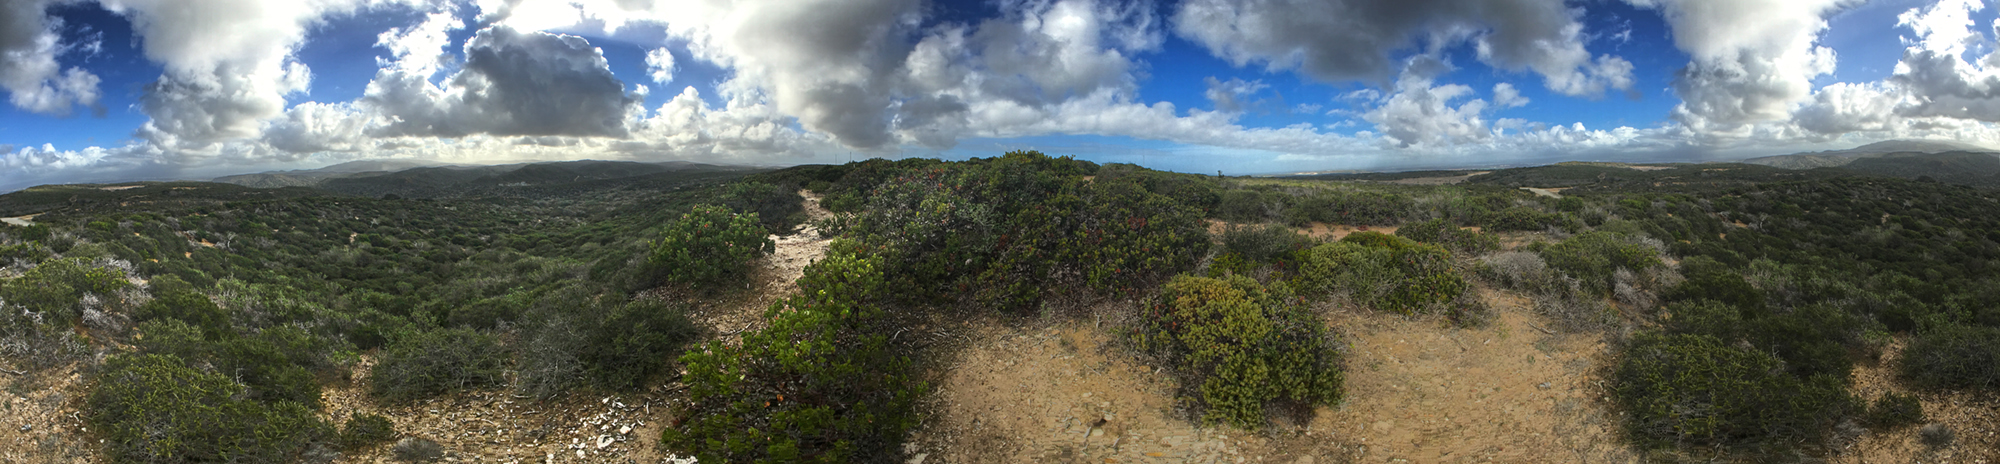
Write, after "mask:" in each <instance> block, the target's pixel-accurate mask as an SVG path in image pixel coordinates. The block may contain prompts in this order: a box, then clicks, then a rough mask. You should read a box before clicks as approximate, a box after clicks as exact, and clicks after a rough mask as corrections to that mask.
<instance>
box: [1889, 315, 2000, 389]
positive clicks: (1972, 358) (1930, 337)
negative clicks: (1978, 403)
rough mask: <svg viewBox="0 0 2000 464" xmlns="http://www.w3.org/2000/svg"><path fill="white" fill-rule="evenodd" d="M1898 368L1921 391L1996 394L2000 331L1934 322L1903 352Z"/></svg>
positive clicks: (1999, 360)
mask: <svg viewBox="0 0 2000 464" xmlns="http://www.w3.org/2000/svg"><path fill="white" fill-rule="evenodd" d="M1901 367H1902V375H1903V378H1905V379H1909V380H1910V381H1912V382H1913V383H1915V384H1916V385H1917V386H1920V387H1924V388H1938V389H1946V388H1952V389H1969V390H1986V391H2000V328H1992V327H1979V326H1971V325H1960V324H1952V323H1936V324H1934V325H1933V326H1932V327H1929V328H1928V329H1926V330H1921V331H1919V332H1917V336H1916V337H1915V339H1914V340H1912V341H1911V342H1910V346H1909V347H1906V348H1904V349H1903V361H1902V366H1901Z"/></svg>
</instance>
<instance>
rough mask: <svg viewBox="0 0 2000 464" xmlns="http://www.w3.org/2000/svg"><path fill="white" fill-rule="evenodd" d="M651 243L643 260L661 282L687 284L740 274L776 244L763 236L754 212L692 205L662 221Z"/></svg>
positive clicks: (713, 280)
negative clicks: (662, 226) (669, 220)
mask: <svg viewBox="0 0 2000 464" xmlns="http://www.w3.org/2000/svg"><path fill="white" fill-rule="evenodd" d="M651 244H652V248H653V251H652V254H651V255H650V258H649V260H650V262H651V263H652V264H653V265H654V266H657V267H658V268H659V269H660V270H661V272H662V273H664V274H665V275H666V278H667V280H669V281H673V282H681V283H690V284H710V283H716V282H721V281H722V280H724V279H725V278H729V277H734V276H740V275H743V274H745V273H746V272H748V271H749V269H750V265H751V263H752V261H753V260H755V259H757V257H759V256H763V255H765V254H768V253H770V252H771V251H772V250H775V249H776V247H777V243H776V242H773V241H771V240H770V239H769V238H767V237H766V236H765V232H764V228H763V226H762V225H760V224H759V223H758V222H757V213H750V214H736V213H734V212H731V211H730V210H729V208H726V207H721V206H713V205H696V206H695V207H694V209H693V210H692V211H689V212H688V213H687V214H684V215H681V218H680V220H678V221H674V222H672V223H670V224H667V227H666V231H665V232H664V233H662V234H661V238H660V240H659V241H657V242H651Z"/></svg>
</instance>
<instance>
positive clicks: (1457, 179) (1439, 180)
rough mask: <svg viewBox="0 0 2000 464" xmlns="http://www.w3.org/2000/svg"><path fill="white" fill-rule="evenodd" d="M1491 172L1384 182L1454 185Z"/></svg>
mask: <svg viewBox="0 0 2000 464" xmlns="http://www.w3.org/2000/svg"><path fill="white" fill-rule="evenodd" d="M1492 172H1493V171H1479V172H1474V173H1468V174H1466V175H1463V176H1444V177H1411V178H1408V179H1396V180H1392V181H1388V182H1386V183H1390V184H1399V185H1455V184H1461V183H1464V182H1465V181H1467V180H1470V179H1472V177H1473V176H1480V175H1485V174H1491V173H1492Z"/></svg>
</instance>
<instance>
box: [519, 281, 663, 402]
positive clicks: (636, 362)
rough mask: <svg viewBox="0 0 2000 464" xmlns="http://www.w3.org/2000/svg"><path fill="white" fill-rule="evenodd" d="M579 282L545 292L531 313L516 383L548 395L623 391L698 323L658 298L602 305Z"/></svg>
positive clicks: (657, 369)
mask: <svg viewBox="0 0 2000 464" xmlns="http://www.w3.org/2000/svg"><path fill="white" fill-rule="evenodd" d="M589 293H590V292H589V290H587V289H584V288H580V287H579V288H570V289H564V290H560V291H556V292H552V293H550V294H549V295H548V296H546V297H544V298H543V299H542V300H541V301H540V302H538V303H537V304H536V305H535V307H534V308H533V309H532V310H530V311H529V313H528V316H529V317H528V322H527V324H526V325H525V327H524V331H523V335H524V337H523V339H522V343H520V369H519V376H518V383H517V384H516V386H517V387H519V388H520V389H521V391H522V392H523V393H526V394H528V395H531V396H534V397H537V398H547V397H551V396H555V395H556V394H559V393H562V392H564V391H568V390H569V389H571V388H575V387H580V386H589V387H595V388H601V389H605V390H614V391H615V390H626V389H631V388H635V387H638V386H640V385H641V384H642V383H643V382H644V381H645V380H646V379H649V378H652V377H653V376H655V375H657V374H659V373H661V372H664V371H665V370H666V369H667V367H669V366H670V365H671V364H672V362H673V360H674V358H675V357H677V356H679V355H680V354H681V353H682V352H683V351H684V348H685V347H686V346H687V344H688V342H690V341H693V340H694V339H695V338H696V337H697V336H699V335H700V329H698V328H696V327H695V325H694V323H693V322H692V321H690V320H688V318H687V316H686V309H685V308H683V307H681V306H680V305H677V304H671V303H667V302H663V301H657V300H638V301H631V302H624V303H606V302H602V301H599V299H598V297H597V296H595V295H590V294H589Z"/></svg>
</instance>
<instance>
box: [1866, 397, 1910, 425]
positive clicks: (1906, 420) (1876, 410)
mask: <svg viewBox="0 0 2000 464" xmlns="http://www.w3.org/2000/svg"><path fill="white" fill-rule="evenodd" d="M1866 419H1867V422H1868V425H1869V426H1871V427H1876V428H1883V429H1893V428H1897V427H1904V426H1910V425H1916V424H1918V423H1922V422H1923V421H1924V404H1923V403H1922V402H1919V401H1917V397H1916V396H1914V395H1904V394H1900V393H1896V392H1886V393H1883V394H1882V396H1879V397H1876V398H1875V403H1874V404H1872V405H1869V406H1868V414H1867V416H1866Z"/></svg>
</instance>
